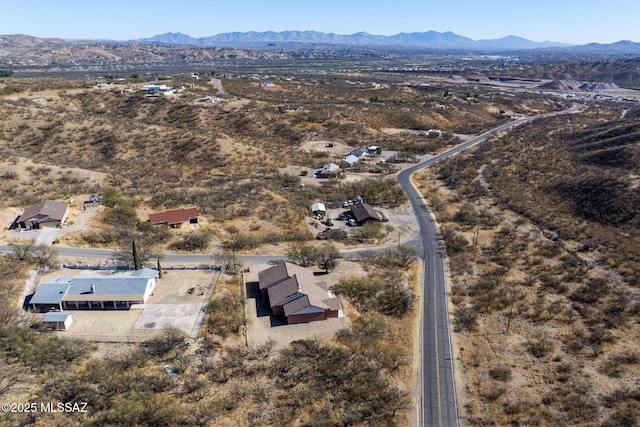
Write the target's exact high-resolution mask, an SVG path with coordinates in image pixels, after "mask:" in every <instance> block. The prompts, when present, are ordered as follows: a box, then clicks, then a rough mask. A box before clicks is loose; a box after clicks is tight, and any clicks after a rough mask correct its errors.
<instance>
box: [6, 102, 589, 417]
mask: <svg viewBox="0 0 640 427" xmlns="http://www.w3.org/2000/svg"><path fill="white" fill-rule="evenodd" d="M581 108H583V106H582V105H574V106H573V107H571V108H570V109H568V110H564V111H561V112H555V113H546V114H541V115H538V116H532V117H523V118H520V119H517V120H514V121H512V122H509V123H506V124H504V125H501V126H498V127H497V128H495V129H492V130H490V131H488V132H485V133H483V134H482V135H479V136H477V137H476V138H473V139H471V140H470V141H467V142H465V143H463V144H460V145H458V146H456V147H453V148H451V149H449V150H447V151H444V152H442V153H440V154H438V155H436V156H433V157H431V158H429V159H427V160H425V161H423V162H422V163H420V164H418V165H415V166H413V167H411V168H408V169H405V170H403V171H401V172H400V173H399V174H398V181H399V183H400V185H401V186H402V187H403V188H404V189H405V191H406V192H407V195H408V196H409V200H410V201H411V204H412V206H413V209H414V213H415V215H416V218H417V220H418V224H419V227H420V236H419V237H418V238H416V239H413V240H411V241H410V242H406V243H405V244H408V245H413V244H415V246H416V247H417V248H418V253H419V255H420V257H421V258H422V259H423V261H424V283H423V289H424V290H423V299H422V301H423V306H422V365H421V379H422V396H421V399H420V400H421V401H422V404H421V408H420V410H419V411H418V417H419V420H418V424H419V425H427V426H456V427H457V426H458V408H457V403H456V393H455V381H454V377H453V363H452V352H451V339H450V337H451V335H450V330H449V313H448V308H447V294H446V292H447V286H446V279H445V256H444V250H443V247H442V244H441V242H440V236H439V234H438V230H437V228H436V225H435V223H434V220H433V217H432V216H431V213H430V212H429V209H428V208H427V206H426V204H425V202H424V199H423V198H422V196H421V195H420V193H419V192H418V190H417V189H416V188H415V187H414V186H413V184H412V183H411V176H412V175H413V174H414V173H415V172H417V171H418V170H420V169H423V168H426V167H428V166H431V165H433V164H435V163H437V162H439V161H441V160H444V159H446V158H448V157H451V156H453V155H455V154H458V153H460V152H461V151H463V150H466V149H468V148H470V147H473V146H475V145H477V144H479V143H481V142H483V141H485V140H487V139H489V138H491V137H493V136H495V135H497V134H498V133H500V132H503V131H506V130H508V129H510V128H512V127H514V126H517V125H519V124H522V123H525V122H529V121H532V120H535V119H538V118H542V117H550V116H554V115H559V114H567V113H574V112H577V111H579V110H580V109H581ZM56 249H57V250H58V253H59V254H60V256H62V257H65V258H74V257H77V258H95V259H112V258H113V251H111V250H109V249H93V248H72V247H65V246H56ZM9 251H10V248H9V247H8V246H3V245H0V253H7V252H9ZM350 256H352V257H357V256H358V253H357V252H352V253H350ZM238 258H239V259H241V260H244V261H246V262H268V261H273V260H284V259H286V256H283V255H238ZM162 260H163V262H164V263H174V264H183V263H200V264H205V265H206V264H211V263H212V262H213V258H212V255H211V254H165V255H164V256H163V258H162Z"/></svg>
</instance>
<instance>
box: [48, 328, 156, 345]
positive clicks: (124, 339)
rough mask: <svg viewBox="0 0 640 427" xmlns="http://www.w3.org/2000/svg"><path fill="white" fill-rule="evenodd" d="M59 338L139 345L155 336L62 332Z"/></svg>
mask: <svg viewBox="0 0 640 427" xmlns="http://www.w3.org/2000/svg"><path fill="white" fill-rule="evenodd" d="M161 332H162V329H158V334H159V333H161ZM58 337H59V338H64V339H78V340H84V341H94V342H115V343H130V344H139V343H144V342H148V341H150V340H152V339H154V338H155V337H156V335H145V336H142V335H92V334H67V333H64V332H59V333H58Z"/></svg>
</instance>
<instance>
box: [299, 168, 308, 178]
mask: <svg viewBox="0 0 640 427" xmlns="http://www.w3.org/2000/svg"><path fill="white" fill-rule="evenodd" d="M307 175H309V171H308V170H306V169H302V170H301V171H300V176H307Z"/></svg>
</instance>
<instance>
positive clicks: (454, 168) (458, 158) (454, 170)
mask: <svg viewBox="0 0 640 427" xmlns="http://www.w3.org/2000/svg"><path fill="white" fill-rule="evenodd" d="M458 160H460V151H458V153H457V155H456V161H455V162H454V163H453V172H452V173H451V184H455V182H456V171H457V170H458Z"/></svg>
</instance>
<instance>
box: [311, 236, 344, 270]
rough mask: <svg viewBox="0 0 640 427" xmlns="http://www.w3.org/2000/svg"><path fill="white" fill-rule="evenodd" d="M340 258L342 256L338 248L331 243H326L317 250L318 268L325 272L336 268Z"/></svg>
mask: <svg viewBox="0 0 640 427" xmlns="http://www.w3.org/2000/svg"><path fill="white" fill-rule="evenodd" d="M340 258H342V256H341V255H340V252H339V251H338V248H336V247H335V246H334V245H332V244H331V243H327V244H325V245H323V246H322V248H320V250H319V251H318V255H317V258H316V262H317V263H318V267H319V268H321V269H323V270H324V271H325V273H328V272H330V271H332V270H334V269H335V268H336V266H337V265H338V260H339V259H340Z"/></svg>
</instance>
